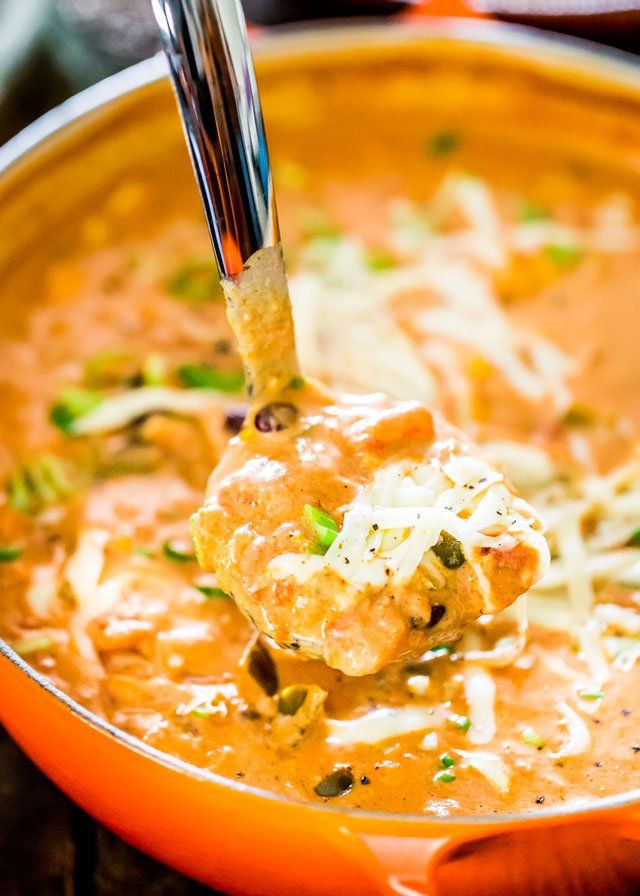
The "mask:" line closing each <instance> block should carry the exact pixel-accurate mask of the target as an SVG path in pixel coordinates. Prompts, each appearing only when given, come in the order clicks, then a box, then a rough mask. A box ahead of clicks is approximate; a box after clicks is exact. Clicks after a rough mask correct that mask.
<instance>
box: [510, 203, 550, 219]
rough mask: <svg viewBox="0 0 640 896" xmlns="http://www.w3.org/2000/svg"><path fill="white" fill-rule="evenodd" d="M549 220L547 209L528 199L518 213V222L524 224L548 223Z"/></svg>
mask: <svg viewBox="0 0 640 896" xmlns="http://www.w3.org/2000/svg"><path fill="white" fill-rule="evenodd" d="M548 218H549V211H548V210H547V209H546V208H543V207H542V206H540V205H536V204H535V202H529V200H527V199H525V201H524V202H523V203H522V205H521V206H520V210H519V212H518V220H519V221H522V222H523V223H528V222H531V221H546V220H547V219H548Z"/></svg>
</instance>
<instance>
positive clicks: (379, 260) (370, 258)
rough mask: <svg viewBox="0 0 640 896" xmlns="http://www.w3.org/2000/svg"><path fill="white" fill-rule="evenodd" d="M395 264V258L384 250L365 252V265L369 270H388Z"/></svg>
mask: <svg viewBox="0 0 640 896" xmlns="http://www.w3.org/2000/svg"><path fill="white" fill-rule="evenodd" d="M395 264H396V262H395V258H394V257H393V256H392V255H389V254H388V253H386V252H368V253H367V267H368V268H369V270H370V271H374V272H376V271H390V270H392V269H393V268H394V267H395Z"/></svg>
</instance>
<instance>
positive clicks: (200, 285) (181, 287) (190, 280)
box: [167, 258, 222, 303]
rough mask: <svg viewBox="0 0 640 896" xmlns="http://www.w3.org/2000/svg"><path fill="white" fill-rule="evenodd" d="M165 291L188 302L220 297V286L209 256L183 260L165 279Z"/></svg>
mask: <svg viewBox="0 0 640 896" xmlns="http://www.w3.org/2000/svg"><path fill="white" fill-rule="evenodd" d="M167 292H168V293H169V294H170V295H172V296H176V297H177V298H179V299H187V300H188V301H190V302H198V303H199V302H209V301H212V300H216V299H220V298H221V296H222V288H221V286H220V279H219V277H218V272H217V270H216V267H215V265H214V263H213V261H211V260H210V259H209V258H192V259H189V260H188V261H185V262H184V263H183V264H182V265H181V266H180V267H179V268H178V269H177V270H176V271H175V273H174V274H172V276H171V277H170V278H169V279H168V281H167Z"/></svg>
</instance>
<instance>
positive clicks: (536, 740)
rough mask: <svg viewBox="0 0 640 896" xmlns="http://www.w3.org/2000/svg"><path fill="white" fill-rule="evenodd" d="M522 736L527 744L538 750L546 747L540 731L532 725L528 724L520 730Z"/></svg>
mask: <svg viewBox="0 0 640 896" xmlns="http://www.w3.org/2000/svg"><path fill="white" fill-rule="evenodd" d="M520 737H521V738H522V740H523V742H524V743H525V744H529V746H531V747H535V748H536V750H541V749H542V748H543V747H544V741H543V739H542V738H541V737H540V735H539V734H538V732H537V731H536V730H535V729H534V728H532V727H531V726H530V725H527V726H526V727H525V728H523V729H522V731H521V732H520Z"/></svg>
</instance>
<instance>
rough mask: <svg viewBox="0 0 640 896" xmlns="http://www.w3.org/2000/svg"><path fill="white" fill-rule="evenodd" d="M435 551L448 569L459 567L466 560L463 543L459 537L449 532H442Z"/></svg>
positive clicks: (434, 547)
mask: <svg viewBox="0 0 640 896" xmlns="http://www.w3.org/2000/svg"><path fill="white" fill-rule="evenodd" d="M432 550H433V553H434V554H435V555H436V557H437V558H438V559H439V560H440V562H441V563H442V565H443V566H446V568H447V569H459V568H460V567H461V566H462V565H463V563H464V562H465V557H464V553H463V551H462V545H461V544H460V542H459V541H458V539H457V538H454V537H453V535H449V533H448V532H441V533H440V538H439V539H438V542H437V544H435V545H434V546H433V549H432Z"/></svg>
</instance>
